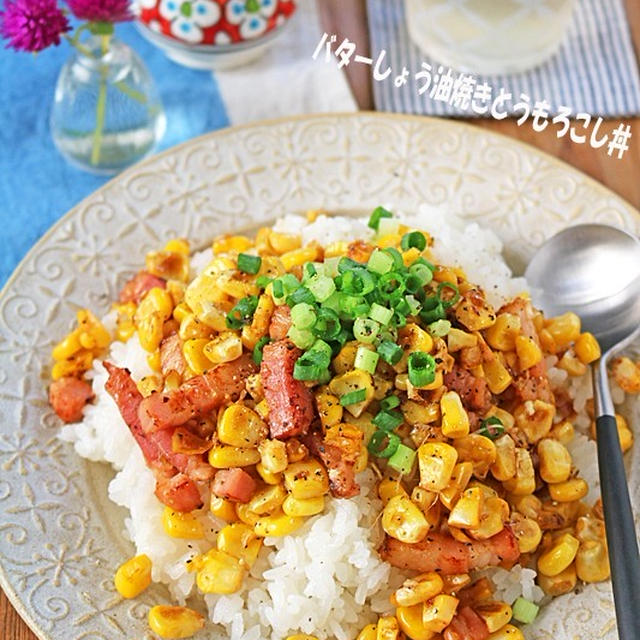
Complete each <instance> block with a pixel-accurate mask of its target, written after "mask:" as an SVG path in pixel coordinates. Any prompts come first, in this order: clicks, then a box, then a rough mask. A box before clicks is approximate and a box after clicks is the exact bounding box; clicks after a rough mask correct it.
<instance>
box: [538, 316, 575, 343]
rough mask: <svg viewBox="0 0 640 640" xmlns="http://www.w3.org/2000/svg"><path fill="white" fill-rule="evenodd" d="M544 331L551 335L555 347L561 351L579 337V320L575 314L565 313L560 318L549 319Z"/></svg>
mask: <svg viewBox="0 0 640 640" xmlns="http://www.w3.org/2000/svg"><path fill="white" fill-rule="evenodd" d="M545 329H546V330H547V331H548V332H549V333H550V334H551V337H552V338H553V340H554V342H555V343H556V345H557V346H558V347H559V348H560V349H562V347H564V346H567V345H569V344H570V343H571V342H573V341H574V340H577V339H578V338H579V337H580V318H579V317H578V316H577V315H576V314H575V313H573V312H571V311H567V313H563V314H562V315H561V316H556V317H555V318H551V319H550V320H549V321H548V322H547V323H546V326H545Z"/></svg>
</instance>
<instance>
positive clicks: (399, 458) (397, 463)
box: [388, 442, 417, 474]
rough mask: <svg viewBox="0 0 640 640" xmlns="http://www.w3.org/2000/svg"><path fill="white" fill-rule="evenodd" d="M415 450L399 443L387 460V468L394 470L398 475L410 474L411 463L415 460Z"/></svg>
mask: <svg viewBox="0 0 640 640" xmlns="http://www.w3.org/2000/svg"><path fill="white" fill-rule="evenodd" d="M416 453H417V452H416V450H415V449H412V448H411V447H407V446H406V445H404V444H402V442H400V443H399V444H398V446H397V448H396V450H395V452H394V453H393V455H392V456H391V457H390V458H389V463H388V464H389V466H390V467H391V468H392V469H395V470H396V471H397V472H398V473H402V474H407V473H410V472H411V468H412V467H413V462H414V460H415V459H416Z"/></svg>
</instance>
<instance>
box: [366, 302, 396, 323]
mask: <svg viewBox="0 0 640 640" xmlns="http://www.w3.org/2000/svg"><path fill="white" fill-rule="evenodd" d="M369 317H370V318H371V319H372V320H375V321H376V322H379V323H380V324H383V325H387V324H389V323H390V322H391V318H393V309H387V307H383V306H382V305H381V304H378V303H377V302H374V303H373V304H372V305H371V310H370V311H369Z"/></svg>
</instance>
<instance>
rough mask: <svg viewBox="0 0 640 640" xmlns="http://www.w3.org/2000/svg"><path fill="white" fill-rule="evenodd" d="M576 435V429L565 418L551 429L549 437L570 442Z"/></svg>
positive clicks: (566, 442)
mask: <svg viewBox="0 0 640 640" xmlns="http://www.w3.org/2000/svg"><path fill="white" fill-rule="evenodd" d="M574 435H575V429H574V428H573V425H572V424H571V423H570V422H569V421H568V420H563V421H562V422H559V423H558V424H556V425H554V426H553V427H552V428H551V431H549V437H551V438H553V439H554V440H557V441H558V442H561V443H562V444H565V445H566V444H569V443H570V442H571V441H572V440H573V437H574Z"/></svg>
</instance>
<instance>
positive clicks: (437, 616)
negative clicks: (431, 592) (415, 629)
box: [422, 593, 459, 633]
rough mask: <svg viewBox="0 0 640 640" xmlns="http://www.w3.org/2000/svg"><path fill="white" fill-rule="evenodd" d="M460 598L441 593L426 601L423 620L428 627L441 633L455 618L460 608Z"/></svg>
mask: <svg viewBox="0 0 640 640" xmlns="http://www.w3.org/2000/svg"><path fill="white" fill-rule="evenodd" d="M458 602H459V600H458V598H454V597H453V596H450V595H448V594H446V593H441V594H439V595H437V596H435V598H432V599H431V600H429V601H427V602H425V603H424V609H423V611H422V622H423V624H424V626H425V627H426V628H427V629H430V630H431V631H435V632H436V633H440V632H441V631H443V630H444V628H445V627H447V626H448V625H449V624H450V623H451V621H452V620H453V616H454V615H455V613H456V609H457V608H458Z"/></svg>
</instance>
